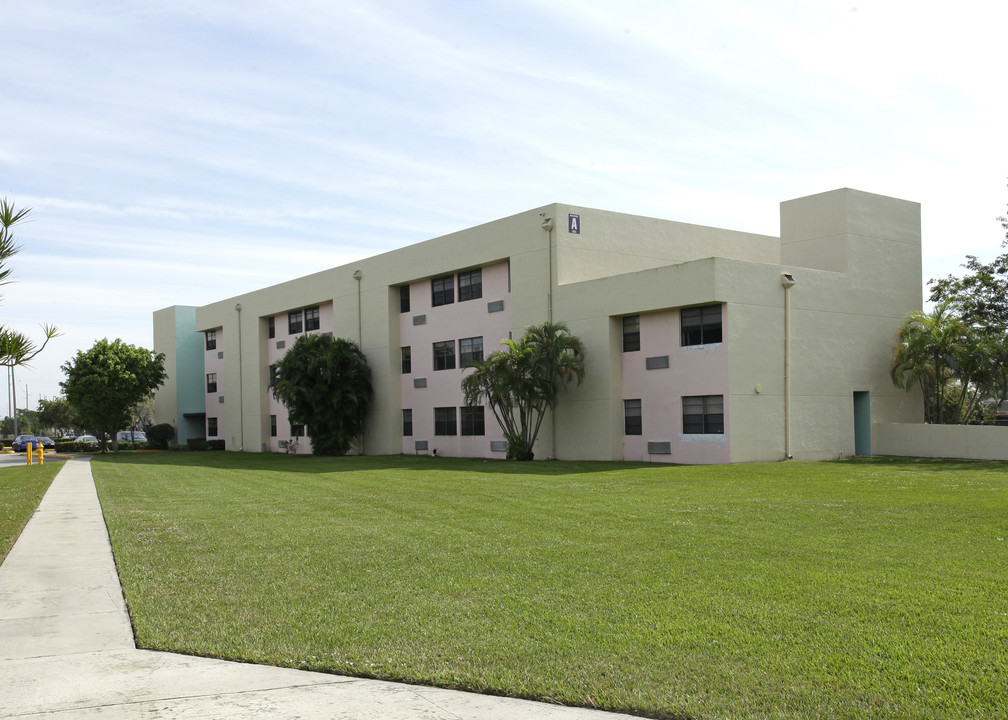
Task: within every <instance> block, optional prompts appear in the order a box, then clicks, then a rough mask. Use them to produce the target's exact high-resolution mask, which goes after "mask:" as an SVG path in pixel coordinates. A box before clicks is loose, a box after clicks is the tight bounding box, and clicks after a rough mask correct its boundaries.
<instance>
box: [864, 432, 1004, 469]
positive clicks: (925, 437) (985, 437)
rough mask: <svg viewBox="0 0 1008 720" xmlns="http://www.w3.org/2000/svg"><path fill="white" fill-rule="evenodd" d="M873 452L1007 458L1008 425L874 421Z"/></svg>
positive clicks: (971, 457) (900, 455)
mask: <svg viewBox="0 0 1008 720" xmlns="http://www.w3.org/2000/svg"><path fill="white" fill-rule="evenodd" d="M872 454H873V455H896V456H899V457H933V458H963V459H966V460H1008V428H1006V427H1000V426H997V425H925V424H923V423H875V424H874V425H872Z"/></svg>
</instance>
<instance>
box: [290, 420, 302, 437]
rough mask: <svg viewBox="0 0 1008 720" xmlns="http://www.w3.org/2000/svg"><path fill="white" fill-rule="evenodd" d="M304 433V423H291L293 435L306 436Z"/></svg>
mask: <svg viewBox="0 0 1008 720" xmlns="http://www.w3.org/2000/svg"><path fill="white" fill-rule="evenodd" d="M304 433H305V429H304V424H303V423H291V437H304Z"/></svg>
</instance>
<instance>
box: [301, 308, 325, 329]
mask: <svg viewBox="0 0 1008 720" xmlns="http://www.w3.org/2000/svg"><path fill="white" fill-rule="evenodd" d="M321 325H322V323H321V321H320V320H319V309H318V308H317V307H312V308H308V309H307V310H305V311H304V329H305V331H309V330H318V329H319V327H321Z"/></svg>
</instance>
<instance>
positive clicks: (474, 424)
mask: <svg viewBox="0 0 1008 720" xmlns="http://www.w3.org/2000/svg"><path fill="white" fill-rule="evenodd" d="M459 413H460V414H461V415H462V434H463V435H485V434H486V432H485V428H486V425H485V423H484V421H483V406H482V405H480V406H478V407H463V408H459Z"/></svg>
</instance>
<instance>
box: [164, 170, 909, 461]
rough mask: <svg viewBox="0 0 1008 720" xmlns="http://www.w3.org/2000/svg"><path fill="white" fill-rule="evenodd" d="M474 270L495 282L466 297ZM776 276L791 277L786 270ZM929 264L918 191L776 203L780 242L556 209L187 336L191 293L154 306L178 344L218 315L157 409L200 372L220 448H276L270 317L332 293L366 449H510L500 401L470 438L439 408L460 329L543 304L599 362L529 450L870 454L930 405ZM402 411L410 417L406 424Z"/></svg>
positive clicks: (374, 261)
mask: <svg viewBox="0 0 1008 720" xmlns="http://www.w3.org/2000/svg"><path fill="white" fill-rule="evenodd" d="M474 271H479V272H478V273H475V275H480V276H482V290H483V292H482V293H481V295H480V296H479V297H476V298H472V297H470V298H468V299H465V300H463V299H461V298H459V297H457V295H458V293H459V292H460V285H459V283H460V282H462V281H463V280H464V281H466V282H468V280H469V278H471V277H474V276H475V275H474ZM460 274H461V276H462V277H461V279H460ZM785 275H787V276H790V278H792V279H793V285H791V282H790V281H789V282H785V283H783V284H782V278H783V277H784V276H785ZM449 276H451V278H452V285H453V289H454V293H455V294H456V297H455V298H453V302H452V303H447V304H444V305H437V304H435V303H434V301H433V298H434V296H435V295H434V293H435V287H438V288H444V287H447V281H446V278H448V277H449ZM920 279H921V244H920V206H919V205H918V204H917V203H913V202H907V201H903V200H897V199H894V198H889V197H883V196H879V195H873V194H870V193H864V192H860V191H856V190H849V189H843V190H836V191H832V192H827V193H823V194H820V195H814V196H810V197H806V198H801V199H797V200H791V201H788V202H784V203H782V204H781V237H779V238H777V237H771V236H765V235H755V234H750V233H742V232H735V231H729V230H721V229H716V228H710V227H700V226H695V225H688V224H684V223H677V222H671V221H667V220H658V219H653V218H644V217H637V216H630V215H624V214H620V213H613V212H606V211H601V210H594V209H590V208H582V207H575V206H568V205H563V204H553V205H547V206H545V207H541V208H536V209H533V210H529V211H527V212H523V213H520V214H518V215H513V216H511V217H507V218H503V219H501V220H497V221H494V222H490V223H487V224H484V225H480V226H477V227H474V228H470V229H467V230H463V231H460V232H456V233H452V234H450V235H446V236H443V237H439V238H435V239H433V240H429V241H426V242H423V243H419V244H416V245H412V246H409V247H405V248H402V249H400V250H396V251H393V252H390V253H386V254H383V255H378V256H375V257H371V258H367V259H365V260H361V261H360V262H358V263H353V264H351V265H346V266H343V267H337V268H332V269H329V270H325V271H322V272H318V273H315V274H313V275H308V276H306V277H302V278H298V279H296V280H292V281H290V282H286V283H282V284H279V285H275V286H272V287H268V288H264V289H261V290H257V291H254V292H251V293H247V294H245V295H241V296H238V297H233V298H228V299H226V300H221V301H220V302H217V303H213V304H210V305H206V306H203V307H199V308H195V312H194V318H195V319H194V322H193V325H192V327H191V328H189V329H188V330H185V329H180V328H179V326H178V323H177V322H176V318H177V316H179V315H180V314H183V315H184V313H182V312H181V310H180V309H179V308H166V309H165V310H161V311H158V312H157V313H155V315H154V324H155V349H156V350H158V351H162V352H164V351H166V350H168V349H171V350H172V352H175V348H176V347H178V346H179V345H180V343H182V342H183V340H184V338H183V336H184V335H185V334H186V332H191V333H205V332H206V331H211V330H212V331H214V332H215V335H216V337H217V339H218V343H217V347H216V348H215V349H214V350H213V351H205V352H204V356H205V362H206V365H205V367H204V368H202V369H201V372H200V374H199V376H197V374H196V373H195V372H194V371H193V370H192V369H191V368H192V366H193V365H194V364H195V363H188V364H185V363H181V364H178V366H179V367H180V368H187V369H186V370H185V372H177V373H176V374H175V375H173V376H171V377H170V378H169V381H168V383H167V384H166V386H165V387H164V388H162V389H161V390H160V391H159V393H158V397H157V400H156V405H155V412H156V416H157V420H158V422H172V423H173V424H178V419H179V418H181V417H182V416H183V415H184V414H186V412H187V409H186V408H185V407H181V406H180V401H179V400H177V398H181V397H182V395H181V394H180V392H179V387H181V386H183V385H184V386H185V387H191V386H192V385H193V384H200V385H201V386H202V385H203V384H204V383H205V382H206V377H205V375H206V373H209V372H214V373H216V379H217V383H218V384H217V391H216V393H213V394H212V393H207V397H206V398H205V400H206V402H205V403H204V410H203V411H204V412H205V414H206V418H207V421H208V422H209V418H211V417H214V418H216V425H217V428H218V435H219V436H220V437H223V438H224V439H225V441H226V446H227V448H228V449H231V450H245V451H254V452H260V451H276V450H278V449H279V441H280V440H284V439H286V438H287V437H288V436H289V430H290V428H289V424H288V423H287V422H286V416H285V413H284V411H283V408H282V406H278V405H277V404H276V402H275V401H273V400H272V398H271V395H270V392H269V375H270V364H271V363H273V362H275V361H276V359H278V357H279V356H280V355H281V354H282V352H284V351H285V350H284V348H289V347H290V346H291V344H292V343H293V341H295V340H296V337H294V336H292V335H289V334H288V335H285V337H282V338H281V337H279V335H278V334H277V333H278V332H279V331H280V326H281V325H284V326H285V325H286V318H287V316H288V313H290V312H292V311H293V312H297V311H304V310H312V309H314V308H320V309H321V310H320V315H322V317H324V318H325V322H324V324H323V325H320V327H318V328H317V329H315V330H312V331H311V332H333V333H334V334H336V335H337V336H342V337H347V338H351V339H353V340H358V341H359V342H360V343H361V347H362V349H363V350H364V353H365V354H366V356H367V358H368V363H369V365H370V367H371V369H372V373H373V382H374V386H375V398H374V402H373V407H372V410H371V413H370V415H369V417H368V421H367V430H366V434H365V437H364V439H363V448H362V449H363V452H365V453H367V454H390V453H401V452H411V451H412V452H432V451H433V450H435V449H436V450H438V454H441V455H454V454H457V455H471V456H481V457H501V458H503V457H504V453H503V451H502V449H501V443H500V440H501V439H502V436H501V434H500V431H499V428H497V427H496V423H495V422H494V420H493V416H492V415H491V414H490V413H489V411H488V410H487V411H486V413H485V430H484V433H483V435H476V436H472V435H469V436H462V434H461V432H460V428H457V429H456V433H455V434H454V435H437V434H435V430H436V428H435V420H434V413H435V410H434V409H435V408H440V409H441V410H440V412H441V413H442V415H440V416H439V417H445V416H444V415H443V413H444V412H447V410H446V408H455V409H456V410H458V413H461V410H459V408H461V407H462V405H463V401H462V393H461V390H460V388H459V385H458V383H459V380H460V379H461V376H462V374H463V372H464V371H463V370H461V369H459V368H460V358H459V357H458V355H459V354H460V352H461V350H460V348H461V347H463V346H462V345H461V344H460V341H462V340H466V341H467V344H466V345H465V347H470V348H471V346H472V343H471V342H470V341H471V340H472V339H473V338H477V337H478V338H480V339H481V341H482V349H483V352H484V354H488V353H489V352H491V351H493V350H494V349H496V347H497V346H498V344H499V342H500V340H501V339H503V338H504V337H507V336H508V334H511V335H513V336H514V337H519V336H520V335H522V334H523V332H524V330H525V328H526V327H528V326H530V325H533V324H536V323H540V322H543V321H544V320H547V319H552V320H555V321H564V322H566V323H567V324H568V326H569V327H570V329H571V331H572V332H573V333H574V334H576V335H577V336H579V337H580V338H581V339H582V340H583V341H584V343H585V346H586V348H587V355H586V367H587V377H586V379H585V382H584V383H583V384H582V385H581V386H579V387H574V388H571V389H569V390H568V391H567V392H565V393H564V394H563V395H562V396H561V398H560V403H559V406H558V408H557V410H556V413H555V415H554V416H553V417H551V418H549V420H548V421H547V422H546V423H544V426H543V430H542V432H541V433H540V436H539V440H538V442H537V445H536V457H537V458H548V457H556V458H561V459H575V458H576V459H598V460H619V459H628V460H651V461H656V462H689V463H693V462H699V463H717V462H744V461H755V460H776V459H781V458H783V457H785V456H786V455H790V456H792V457H795V458H806V459H820V458H833V457H841V456H848V455H853V454H855V451H856V450H857V451H858V452H861V453H866V452H870V437H871V435H870V426H871V423H873V422H914V421H916V420H917V419H918V418H919V417H920V415H921V401H920V397H919V396H918V395H916V394H907V393H904V392H902V391H899V390H897V389H895V388H894V387H893V386H892V383H891V382H890V380H889V375H888V363H889V356H890V348H891V344H892V339H893V336H894V335H895V332H896V329H897V327H898V326H899V324H900V321H901V320H902V318H903V317H904V316H905V315H906V313H908V312H910V311H912V310H918V309H920V308H921V289H920V288H921V285H920ZM435 281H437V282H435ZM439 283H440V284H439ZM784 285H791V286H790V287H789V288H787V289H786V288H785V287H784ZM403 287H408V288H409V291H408V292H409V295H410V309H409V311H408V312H401V298H402V294H401V293H402V292H403V291H402V290H401V288H403ZM697 308H709V309H712V310H711V311H710V312H711V314H712V315H718V316H719V317H720V323H721V326H720V329H719V330H718V331H717V332H719V333H720V336H718V335H717V334H710V335H709V336H708V337H707V338H700V336H699V335H697V336H696V338H694V337H693V336H691V339H690V341H689V342H687V339H686V336H685V335H684V332H685V330H684V324H685V325H686V326H689V327H691V326H690V323H692V322H693V320H690V319H684V318H687V316H688V317H690V318H692V317H694V316H695V315H697V313H698V312H699V311H697V310H696V309H697ZM713 308H718V309H717V310H713ZM684 309H685V310H686V311H687V312H686V313H685V314H684V312H683V311H684ZM690 309H693V312H692V313H690ZM420 316H423V317H422V318H420ZM626 317H630V318H637V321H638V324H639V328H640V349H639V350H628V351H624V349H623V343H624V326H625V325H624V318H626ZM705 317H706V315H705ZM271 318H272V320H273V325H274V337H269V334H270V333H269V324H270V319H271ZM169 321H171V322H170V325H171V327H169ZM628 322H629V323H630V325H632V323H633V321H632V320H631V321H628ZM711 327H712V328H713V326H711ZM283 332H284V333H286V327H284V328H283ZM305 332H309V331H307V330H306V331H305ZM295 335H296V333H295ZM711 337H714V338H717V341H716V342H707V341H706V340H709V339H710V338H711ZM697 339H703V340H704V341H703V342H697V341H696V340H697ZM449 341H450V342H451V343H453V345H454V348H455V350H454V351H455V355H456V357H455V367H454V368H445V369H436V367H437V366H438V363H440V364H441V365H443V364H444V362H443V357H441V358H440V359H439V358H438V357H435V356H436V353H437V352H439V351H436V350H435V349H434V348H433V347H432V346H433V344H434V343H440V345H439V347H440V348H442V349H443V348H445V347H447V345H446V343H448V342H449ZM278 343H283V345H282V346H281V347H279V348H278ZM404 347H409V348H410V350H411V358H412V367H410V368H409V372H408V373H404V372H403V352H404V351H403V348H404ZM211 352H212V355H211V354H209V353H211ZM211 366H212V367H213V368H214V369H213V370H209V369H207V368H209V367H211ZM169 370H170V371H171V369H169ZM417 381H424V382H417ZM173 399H175V400H173ZM626 401H630V402H629V404H628V403H627V402H626ZM638 401H639V407H640V417H641V421H640V422H639V423H638V426H639V429H640V434H639V435H630V434H627V432H626V431H627V429H628V428H630V427H631V425H632V424H633V423H632V422H631V421H630V420H628V419H627V415H628V413H633V412H635V411H634V410H631V409H628V408H632V407H634V403H635V402H638ZM700 406H702V407H703V408H704V412H705V413H707V412H708V411H709V412H710V414H708V415H705V416H704V417H703V418H702V420H703V423H701V424H702V425H703V426H704V428H705V430H704V431H703V432H696V429H697V428H698V427H699V425H697V424H696V422H695V421H696V420H697V416H695V415H689V416H688V417H686V415H687V414H688V413H692V412H695V408H697V407H700ZM193 407H194V406H193ZM687 407H689V408H691V409H690V410H689V411H687V410H686V408H687ZM717 408H722V412H723V419H721V420H719V419H718V417H717V414H716V413H717ZM404 409H405V410H411V411H412V425H413V428H412V429H413V434H412V435H410V436H405V437H404V434H403V410H404ZM198 412H199V410H193V409H192V408H190V409H189V410H188V414H189V416H190V417H191V416H192V415H193V414H195V413H198ZM458 413H457V414H456V418H457V419H459V420H460V418H461V416H460V414H458ZM271 416H273V419H274V421H275V424H276V427H277V434H276V435H275V436H274V435H271V426H272V424H273V423H271ZM719 422H721V423H722V424H723V428H721V426H720V425H719ZM441 429H442V430H443V429H444V428H443V427H442V428H441ZM470 429H471V428H470ZM719 429H720V430H721V431H720V432H719V431H718V430H719ZM309 432H310V428H309ZM180 440H181V441H184V440H185V438H184V437H181V436H180ZM307 447H308V444H307V442H306V443H303V444H302V446H301V448H300V450H301V451H306V450H307ZM418 448H419V449H418Z"/></svg>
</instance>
